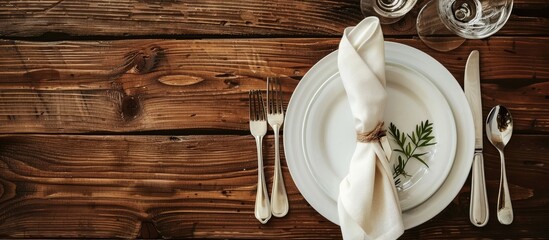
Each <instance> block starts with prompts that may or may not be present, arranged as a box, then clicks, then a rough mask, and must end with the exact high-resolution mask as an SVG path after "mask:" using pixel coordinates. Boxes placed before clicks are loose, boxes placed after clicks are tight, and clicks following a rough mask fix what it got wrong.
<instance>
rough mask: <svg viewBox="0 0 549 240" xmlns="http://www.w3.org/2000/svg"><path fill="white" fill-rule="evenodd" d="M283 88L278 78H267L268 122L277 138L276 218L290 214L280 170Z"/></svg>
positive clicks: (274, 200) (273, 198)
mask: <svg viewBox="0 0 549 240" xmlns="http://www.w3.org/2000/svg"><path fill="white" fill-rule="evenodd" d="M281 88H282V86H281V85H280V81H279V80H278V78H272V77H269V78H267V121H268V122H269V125H271V128H273V131H274V137H275V170H274V178H273V189H272V192H271V209H272V214H273V216H275V217H284V216H286V214H287V213H288V196H287V195H286V188H285V187H284V179H283V178H282V169H281V168H280V145H279V135H278V132H279V130H280V128H281V127H282V123H283V122H284V105H283V102H282V89H281Z"/></svg>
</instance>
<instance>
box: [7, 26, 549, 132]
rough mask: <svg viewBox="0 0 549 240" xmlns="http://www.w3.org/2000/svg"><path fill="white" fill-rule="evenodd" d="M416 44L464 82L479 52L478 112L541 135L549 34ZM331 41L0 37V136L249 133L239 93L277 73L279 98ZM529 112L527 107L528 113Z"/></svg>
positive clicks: (545, 125)
mask: <svg viewBox="0 0 549 240" xmlns="http://www.w3.org/2000/svg"><path fill="white" fill-rule="evenodd" d="M388 40H390V41H397V42H401V43H404V44H407V45H411V46H414V47H416V48H419V49H421V50H423V51H425V52H427V53H429V54H430V55H432V56H433V57H434V58H436V59H438V60H439V61H440V62H441V63H442V64H443V65H445V66H446V67H447V68H448V69H449V70H450V71H451V72H452V73H453V74H454V76H455V77H456V79H458V81H459V82H460V83H462V82H463V80H462V79H463V69H464V66H465V61H466V59H467V56H468V54H469V52H470V51H471V50H472V49H479V50H480V53H481V75H482V90H483V104H484V113H485V116H486V114H487V113H488V111H489V109H490V107H492V106H493V105H496V104H504V105H506V106H507V107H509V108H510V110H511V111H512V114H513V116H514V117H515V124H516V125H515V126H516V128H515V129H516V130H518V131H527V132H549V101H547V98H548V96H549V55H548V54H546V53H547V51H548V50H549V49H548V45H547V41H548V40H549V38H528V37H516V38H512V37H509V38H508V37H494V38H491V39H489V40H483V41H480V40H476V41H468V42H466V43H465V44H464V46H462V47H461V48H459V49H457V50H455V51H454V52H452V53H451V54H448V53H440V52H435V51H433V50H430V49H428V48H427V47H426V46H424V45H423V44H422V43H421V42H420V41H419V40H417V39H388ZM338 42H339V40H338V39H247V40H246V39H240V40H120V41H108V42H101V41H100V42H97V41H90V42H47V43H41V42H23V41H0V65H1V66H2V67H1V68H0V132H4V133H16V132H30V133H45V132H48V133H79V132H134V131H155V130H174V129H178V130H185V129H224V130H227V129H228V130H247V128H248V125H247V117H248V113H247V111H248V110H247V108H248V107H247V91H248V90H250V89H257V88H260V89H264V88H265V81H264V79H265V77H267V76H272V75H276V76H280V77H281V78H282V81H283V83H284V91H285V92H286V93H287V94H286V96H285V97H286V100H288V99H289V98H290V96H291V92H292V91H293V89H294V88H295V86H296V85H297V84H298V83H299V79H301V77H302V76H303V75H304V74H305V73H306V72H307V71H308V70H309V68H310V67H311V66H313V65H314V64H315V63H316V62H317V61H318V60H319V59H321V58H322V57H324V56H325V55H327V54H328V53H330V52H331V51H333V50H335V49H337V45H338ZM534 110H535V111H534Z"/></svg>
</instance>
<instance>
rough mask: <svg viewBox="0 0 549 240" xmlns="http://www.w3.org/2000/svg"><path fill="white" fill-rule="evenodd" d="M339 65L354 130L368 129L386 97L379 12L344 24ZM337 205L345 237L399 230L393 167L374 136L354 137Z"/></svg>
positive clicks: (384, 235)
mask: <svg viewBox="0 0 549 240" xmlns="http://www.w3.org/2000/svg"><path fill="white" fill-rule="evenodd" d="M338 67H339V73H340V75H341V80H342V82H343V86H344V88H345V91H346V93H347V97H348V100H349V103H350V106H351V111H352V113H353V117H354V122H355V129H356V131H357V133H368V132H371V131H372V130H373V129H374V128H375V127H376V126H377V125H378V124H379V123H380V122H383V114H384V111H385V104H386V98H387V92H386V90H385V49H384V41H383V33H382V31H381V26H380V23H379V19H378V18H376V17H368V18H365V19H364V20H362V21H361V22H360V23H359V24H358V25H356V26H355V27H349V28H346V29H345V31H344V33H343V37H342V39H341V42H340V44H339V52H338ZM337 206H338V213H339V221H340V226H341V231H342V234H343V238H344V239H396V238H398V237H399V236H400V235H402V233H404V225H403V222H402V215H401V209H400V202H399V200H398V194H397V191H396V188H395V185H394V181H393V178H392V171H391V168H390V165H389V162H388V160H387V157H386V155H385V152H384V151H383V148H382V147H381V144H380V142H379V141H371V142H360V141H358V142H357V145H356V149H355V152H354V154H353V156H352V159H351V162H350V166H349V173H348V174H347V176H345V178H343V180H342V181H341V183H340V186H339V196H338V201H337Z"/></svg>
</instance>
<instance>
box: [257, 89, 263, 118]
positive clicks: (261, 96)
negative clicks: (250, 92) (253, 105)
mask: <svg viewBox="0 0 549 240" xmlns="http://www.w3.org/2000/svg"><path fill="white" fill-rule="evenodd" d="M257 98H258V103H259V104H258V105H259V115H260V117H259V118H260V119H259V120H262V121H263V120H265V104H264V103H263V95H262V94H261V91H259V90H258V91H257Z"/></svg>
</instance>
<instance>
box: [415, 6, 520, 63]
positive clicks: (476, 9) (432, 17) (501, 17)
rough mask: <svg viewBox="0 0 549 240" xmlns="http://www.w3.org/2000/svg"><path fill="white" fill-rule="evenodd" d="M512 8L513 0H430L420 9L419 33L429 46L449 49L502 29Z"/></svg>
mask: <svg viewBox="0 0 549 240" xmlns="http://www.w3.org/2000/svg"><path fill="white" fill-rule="evenodd" d="M512 9H513V0H431V1H430V2H428V3H427V4H426V5H425V6H424V7H423V8H422V9H421V11H420V12H419V15H418V17H417V22H416V28H417V33H418V35H419V37H420V38H421V40H422V41H423V42H424V43H425V44H426V45H427V46H429V47H430V48H432V49H435V50H438V51H443V52H446V51H450V50H453V49H456V48H457V47H459V46H460V45H461V44H462V43H463V42H465V39H482V38H486V37H489V36H491V35H492V34H494V33H496V32H497V31H499V30H500V29H501V28H502V27H503V25H505V23H506V22H507V19H509V16H510V15H511V10H512Z"/></svg>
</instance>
